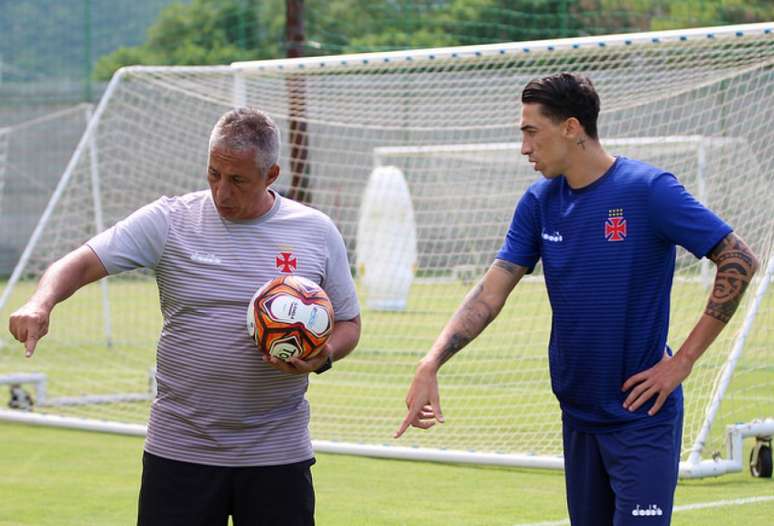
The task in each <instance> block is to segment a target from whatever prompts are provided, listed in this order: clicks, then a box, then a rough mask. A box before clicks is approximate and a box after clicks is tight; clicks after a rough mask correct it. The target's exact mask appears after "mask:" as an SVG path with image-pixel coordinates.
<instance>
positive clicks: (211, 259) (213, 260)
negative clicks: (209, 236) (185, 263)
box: [191, 252, 220, 265]
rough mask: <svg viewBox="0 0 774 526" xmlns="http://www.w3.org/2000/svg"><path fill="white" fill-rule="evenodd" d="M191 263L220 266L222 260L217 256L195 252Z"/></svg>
mask: <svg viewBox="0 0 774 526" xmlns="http://www.w3.org/2000/svg"><path fill="white" fill-rule="evenodd" d="M191 261H193V262H194V263H204V264H205V265H220V258H219V257H218V256H216V255H215V254H207V253H206V252H194V253H193V254H191Z"/></svg>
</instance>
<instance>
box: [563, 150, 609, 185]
mask: <svg viewBox="0 0 774 526" xmlns="http://www.w3.org/2000/svg"><path fill="white" fill-rule="evenodd" d="M614 162H615V157H613V156H612V155H610V154H609V153H607V152H606V151H605V150H604V148H602V145H600V144H599V141H594V140H591V139H585V140H582V141H581V142H579V143H578V144H577V149H576V151H575V153H574V155H573V156H572V158H571V159H570V162H569V166H568V168H567V170H565V172H564V177H565V179H567V184H569V185H570V188H573V189H576V190H577V189H579V188H583V187H584V186H588V185H590V184H591V183H593V182H594V181H596V180H597V179H599V178H600V177H602V176H603V175H605V173H606V172H607V171H608V170H609V169H610V167H611V166H613V163H614Z"/></svg>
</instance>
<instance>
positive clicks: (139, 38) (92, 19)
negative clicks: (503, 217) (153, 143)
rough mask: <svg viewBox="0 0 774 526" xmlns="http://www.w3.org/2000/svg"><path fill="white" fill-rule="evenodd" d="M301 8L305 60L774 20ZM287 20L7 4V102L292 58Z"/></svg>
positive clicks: (513, 9) (234, 1)
mask: <svg viewBox="0 0 774 526" xmlns="http://www.w3.org/2000/svg"><path fill="white" fill-rule="evenodd" d="M296 1H297V2H298V3H299V4H302V5H303V14H304V16H303V25H304V37H305V39H304V42H303V45H302V49H301V50H300V51H301V54H303V55H305V56H312V55H328V54H338V53H358V52H367V51H383V50H396V49H407V48H419V47H436V46H451V45H469V44H482V43H492V42H507V41H523V40H536V39H544V38H557V37H570V36H583V35H597V34H608V33H620V32H633V31H649V30H659V29H672V28H684V27H701V26H712V25H724V24H739V23H750V22H761V21H767V20H773V19H774V2H772V1H771V0H413V1H409V0H386V1H378V2H375V1H372V0H306V1H299V0H296ZM285 16H286V0H188V1H181V0H177V1H174V0H133V1H132V0H0V34H2V35H3V38H2V39H0V96H1V97H2V98H3V103H2V104H3V105H6V104H9V103H18V102H22V101H27V102H29V101H30V100H33V99H38V100H41V99H43V100H48V101H52V99H53V100H61V101H63V102H64V101H67V102H71V103H74V102H82V101H94V100H96V98H97V97H98V95H99V92H100V91H101V89H102V87H103V85H104V81H106V80H108V79H109V78H110V77H111V75H112V74H113V72H114V71H115V70H116V69H118V68H119V67H121V66H125V65H131V64H225V63H229V62H232V61H235V60H249V59H269V58H281V57H285V56H286V55H287V49H288V46H287V43H286V24H285ZM0 124H2V121H0Z"/></svg>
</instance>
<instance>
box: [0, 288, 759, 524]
mask: <svg viewBox="0 0 774 526" xmlns="http://www.w3.org/2000/svg"><path fill="white" fill-rule="evenodd" d="M468 288H469V286H467V285H462V284H459V283H435V284H417V285H415V286H414V288H413V289H412V296H411V298H410V302H409V308H408V310H407V311H406V312H401V313H384V312H372V311H368V310H364V312H363V326H364V332H363V336H362V338H361V344H360V346H359V348H358V350H357V351H356V352H355V353H353V355H352V356H350V357H349V358H347V360H344V361H342V362H339V363H337V364H336V368H335V371H334V373H333V374H327V375H322V376H320V377H314V376H313V377H312V378H311V381H312V385H311V387H310V391H309V398H310V401H311V403H312V415H313V416H312V422H311V428H312V434H313V437H314V438H317V439H323V440H347V441H354V442H360V443H376V444H395V445H401V446H423V447H445V448H449V449H466V450H467V449H480V450H485V451H500V452H512V451H517V452H523V451H525V450H527V451H532V452H534V453H540V454H554V455H556V454H558V452H559V451H560V449H559V448H560V447H561V445H560V435H559V433H558V430H559V425H560V420H559V411H558V407H557V404H556V401H555V400H554V398H553V396H552V394H551V392H550V389H549V385H548V371H547V359H546V342H547V340H548V333H549V329H550V323H549V322H548V320H549V315H550V314H549V307H548V304H547V301H546V298H545V291H544V287H543V285H542V284H541V283H534V282H533V283H529V282H527V283H523V284H520V285H519V287H518V289H517V290H516V292H515V293H514V295H513V296H512V298H511V299H510V301H509V303H508V305H507V306H506V307H505V309H504V310H503V312H502V313H501V315H500V316H499V317H498V319H497V320H496V321H495V322H494V324H493V325H492V326H491V327H489V328H488V329H487V331H486V332H485V333H484V334H483V335H482V336H481V337H479V338H478V339H477V340H476V341H475V342H474V343H473V344H471V346H470V348H469V349H466V350H465V351H464V352H462V353H460V354H459V355H458V356H457V357H455V359H454V360H452V361H451V362H449V364H447V365H446V366H445V367H444V369H443V370H442V379H441V396H442V402H443V405H444V413H445V415H446V417H447V423H446V424H445V425H443V426H436V427H435V428H434V429H433V430H431V431H429V432H420V431H417V430H411V431H409V433H407V435H406V436H404V437H403V438H402V439H401V440H400V441H393V440H392V439H391V438H390V437H391V433H392V431H393V430H394V428H395V427H396V426H397V424H398V423H399V422H400V420H401V419H402V418H403V415H404V414H405V406H404V403H403V398H404V396H405V393H406V389H407V387H408V384H409V382H410V380H411V377H412V374H413V370H414V367H415V365H416V362H417V360H418V359H419V358H420V357H421V356H422V355H423V354H424V353H425V352H426V350H427V349H428V348H429V346H430V344H431V343H432V341H433V339H434V338H435V336H436V335H437V333H438V331H439V330H440V329H441V327H442V326H443V324H444V323H445V322H446V320H447V319H448V318H449V316H450V315H451V313H452V311H453V310H454V308H455V307H456V305H457V304H458V303H459V301H460V300H461V299H462V297H463V296H464V294H465V293H466V291H467V290H468ZM31 290H32V284H31V283H22V284H20V287H19V288H18V290H17V291H16V292H15V293H14V295H13V296H12V298H11V301H10V304H9V306H8V307H6V308H5V309H3V311H2V312H0V319H3V320H6V319H7V317H8V315H9V314H10V311H11V310H12V309H13V308H14V307H16V306H18V305H20V304H21V303H22V302H23V301H24V299H25V298H26V297H27V296H28V295H29V294H30V292H31ZM110 296H111V314H112V318H113V320H114V331H113V342H112V343H113V345H112V346H111V347H108V346H106V345H105V338H104V336H103V334H102V318H101V311H100V309H99V308H97V309H95V308H94V307H92V305H94V304H96V305H99V303H98V300H99V297H100V290H99V288H98V287H97V286H90V287H87V288H86V289H84V290H82V291H79V292H78V294H76V295H75V296H73V297H72V298H71V299H69V300H68V301H67V302H66V303H64V304H63V305H62V306H60V307H58V308H57V310H56V311H55V313H54V317H53V320H52V325H51V333H50V334H49V336H47V337H46V338H45V339H43V340H42V341H41V344H40V346H39V349H38V351H37V353H36V356H35V357H34V358H33V359H31V360H26V359H24V358H23V357H22V352H21V346H20V345H19V344H17V343H16V342H11V341H10V338H9V337H8V336H7V334H2V336H0V375H2V374H5V373H8V372H21V371H25V372H44V373H46V374H47V375H48V377H49V386H48V388H49V395H50V396H53V397H56V396H74V395H78V394H83V393H90V394H95V393H108V392H142V391H144V390H147V382H148V368H149V367H150V366H151V365H152V363H153V356H154V348H155V339H156V337H157V335H158V332H159V328H160V316H159V313H158V295H157V292H156V290H155V285H154V284H152V283H148V282H137V281H132V280H126V279H117V280H116V279H113V280H111V285H110ZM704 298H705V291H704V290H703V289H702V288H701V287H699V286H698V285H696V284H691V283H676V284H675V292H674V294H673V319H672V332H671V334H670V343H671V344H672V345H673V346H676V345H679V342H680V341H682V338H683V337H684V335H685V334H686V333H687V331H688V330H689V329H690V327H691V326H692V324H693V322H694V321H695V319H696V317H697V316H698V314H699V313H700V312H701V310H702V306H703V303H704ZM772 298H774V292H770V293H769V294H768V295H767V298H766V300H765V301H764V302H763V304H762V307H761V316H760V317H759V319H758V322H757V323H756V326H755V327H754V330H753V332H752V333H751V334H750V335H749V337H748V339H747V344H746V346H745V352H744V354H743V357H742V360H741V361H740V362H739V363H738V365H737V368H736V372H735V375H734V378H733V381H732V384H731V386H730V388H729V392H728V395H727V396H726V397H725V399H724V401H723V405H722V406H721V411H720V413H719V416H718V420H717V422H716V424H715V425H714V426H713V433H712V435H711V439H710V442H709V446H708V448H707V449H706V451H705V458H706V457H707V456H708V455H709V454H711V453H712V452H714V451H717V450H719V451H724V448H723V439H724V433H723V429H724V427H725V425H726V424H728V423H735V422H744V421H749V420H750V419H752V418H756V417H765V416H774V331H772V330H771V327H772V326H774V305H773V303H774V301H772ZM741 322H742V319H741V317H737V318H736V319H735V320H734V322H733V324H732V326H731V327H729V328H728V329H727V330H726V331H725V332H724V335H723V337H722V339H721V340H720V341H719V342H717V343H716V344H715V345H714V346H713V348H711V349H710V350H709V351H708V352H707V353H706V355H705V357H704V358H702V360H701V361H700V362H699V363H698V364H697V366H696V368H695V369H694V372H693V374H692V376H691V377H690V378H689V381H688V382H687V384H686V399H687V400H688V402H689V404H690V405H689V406H687V409H686V433H685V434H686V435H687V436H688V435H690V434H691V433H693V435H694V436H695V433H696V431H697V430H698V427H699V426H700V425H701V421H702V416H703V412H704V410H705V404H706V401H707V400H708V397H709V396H710V394H711V392H712V387H713V384H714V382H715V381H716V379H717V378H718V376H719V374H720V373H721V371H722V366H723V362H724V359H725V356H726V355H727V353H728V350H729V349H730V347H731V344H732V343H733V340H734V335H735V332H736V331H737V329H738V327H739V326H740V325H741ZM3 344H5V345H3ZM3 392H5V389H4V388H3V387H2V386H0V403H2V404H4V403H5V398H4V396H6V395H3V394H2V393H3ZM60 414H67V415H73V416H82V417H88V418H110V419H115V420H119V421H124V422H133V423H144V422H145V421H146V420H147V414H148V405H147V404H143V403H133V404H111V405H101V406H75V407H70V408H66V409H63V410H61V411H60ZM749 445H750V444H748V447H749ZM141 449H142V441H141V440H140V439H137V438H128V437H118V436H110V435H101V434H89V433H81V432H75V431H65V430H55V429H41V428H36V427H28V426H21V425H11V424H7V423H3V422H0V470H1V471H0V526H5V525H10V524H19V525H33V524H34V525H46V524H52V525H54V524H56V525H69V524H88V525H92V524H99V525H103V524H104V525H110V524H132V523H133V521H134V514H135V507H136V496H137V490H138V485H139V476H140V457H141ZM314 477H315V481H316V487H317V493H318V514H317V517H318V522H319V524H322V525H335V526H339V525H348V524H351V525H358V526H360V525H370V524H373V525H382V524H383V525H400V524H406V525H414V524H419V525H422V526H427V525H433V524H439V525H444V526H448V525H456V524H459V525H478V524H481V525H499V524H503V525H505V524H508V525H517V524H525V523H535V522H540V521H556V520H560V519H562V518H564V517H565V516H566V512H565V508H564V482H563V478H562V476H561V474H560V473H557V472H545V471H534V470H525V469H505V468H487V467H474V466H461V465H440V464H432V463H424V462H408V461H389V460H380V459H366V458H357V457H347V456H335V455H320V456H319V458H318V464H317V466H316V467H315V468H314ZM760 495H774V485H772V481H771V480H759V479H752V478H751V477H750V476H749V475H748V474H747V473H740V474H733V475H728V476H724V477H722V478H720V479H708V480H703V481H684V482H681V484H680V486H679V488H678V494H677V505H678V506H679V505H685V504H691V503H702V502H712V501H719V500H729V499H730V500H733V499H741V498H746V497H750V496H760ZM773 514H774V503H773V502H771V501H769V502H758V503H755V504H745V505H738V506H734V507H723V508H710V509H703V510H691V511H684V512H678V513H677V514H676V515H675V519H674V521H673V524H678V525H679V524H683V525H702V526H705V525H714V524H718V525H723V526H725V525H733V524H744V525H745V526H756V525H759V524H760V525H763V524H770V523H772V520H770V517H772V515H773Z"/></svg>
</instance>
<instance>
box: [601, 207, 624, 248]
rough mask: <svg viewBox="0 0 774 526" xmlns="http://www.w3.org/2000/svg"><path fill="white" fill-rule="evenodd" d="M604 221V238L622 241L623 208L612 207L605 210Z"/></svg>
mask: <svg viewBox="0 0 774 526" xmlns="http://www.w3.org/2000/svg"><path fill="white" fill-rule="evenodd" d="M607 216H608V217H607V220H606V221H605V239H607V240H608V241H623V240H624V239H626V235H627V228H626V219H624V216H623V208H613V209H612V210H608V211H607Z"/></svg>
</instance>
